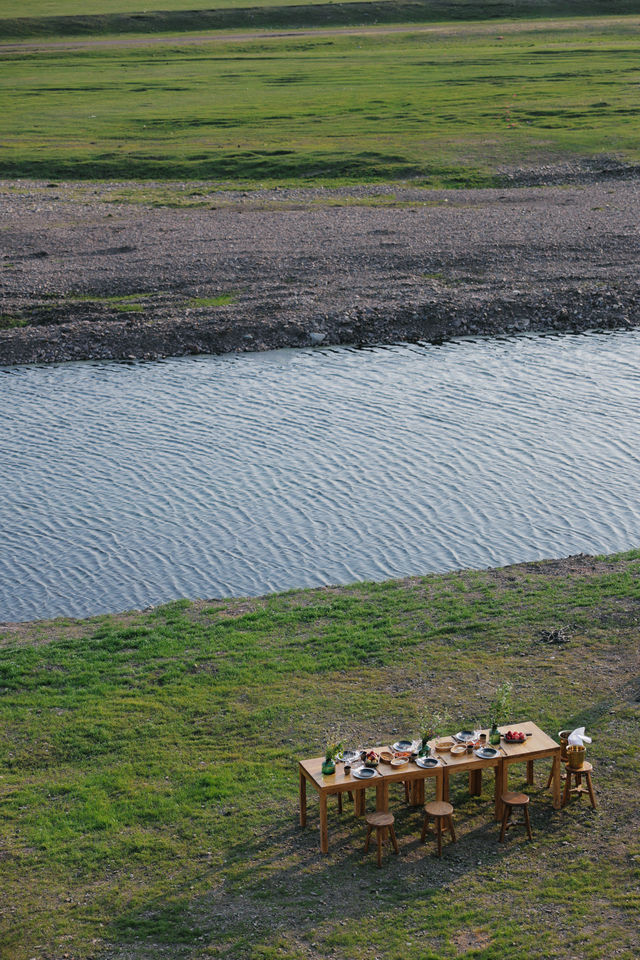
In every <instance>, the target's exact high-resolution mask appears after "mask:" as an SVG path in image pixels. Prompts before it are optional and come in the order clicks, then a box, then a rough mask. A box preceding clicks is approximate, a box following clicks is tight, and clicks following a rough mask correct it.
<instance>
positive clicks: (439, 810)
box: [424, 800, 453, 817]
mask: <svg viewBox="0 0 640 960" xmlns="http://www.w3.org/2000/svg"><path fill="white" fill-rule="evenodd" d="M424 812H425V813H428V814H429V816H430V817H450V816H451V814H452V813H453V807H452V806H451V804H450V803H447V802H446V801H445V800H430V801H429V803H425V805H424Z"/></svg>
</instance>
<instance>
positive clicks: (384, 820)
mask: <svg viewBox="0 0 640 960" xmlns="http://www.w3.org/2000/svg"><path fill="white" fill-rule="evenodd" d="M365 819H366V821H367V823H368V824H369V826H370V827H390V826H391V824H392V823H394V822H395V817H394V816H393V814H392V813H382V812H378V813H368V814H367V816H366V818H365Z"/></svg>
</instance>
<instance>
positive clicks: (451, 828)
mask: <svg viewBox="0 0 640 960" xmlns="http://www.w3.org/2000/svg"><path fill="white" fill-rule="evenodd" d="M447 819H448V820H449V830H450V831H451V840H452V841H453V843H455V842H456V831H455V830H454V828H453V817H448V818H447Z"/></svg>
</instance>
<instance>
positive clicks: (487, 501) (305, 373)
mask: <svg viewBox="0 0 640 960" xmlns="http://www.w3.org/2000/svg"><path fill="white" fill-rule="evenodd" d="M639 371H640V332H639V331H631V332H624V333H616V334H597V333H594V334H590V335H580V336H562V337H533V336H528V337H527V336H524V337H517V338H516V337H514V338H508V339H502V340H496V339H475V340H461V341H454V342H450V343H446V344H444V345H441V346H436V345H431V344H425V345H407V344H404V345H398V346H392V347H378V348H372V349H367V350H354V349H345V348H331V349H313V350H299V351H277V352H274V353H266V354H252V355H249V354H247V355H242V356H225V357H198V358H179V359H169V360H165V361H162V362H154V363H142V362H141V363H131V364H121V363H113V362H104V363H74V364H63V365H59V366H41V367H38V366H31V367H17V368H0V423H1V424H2V428H1V429H2V435H1V439H2V442H1V448H0V487H1V489H2V497H1V498H0V538H1V543H0V547H1V549H0V620H23V619H31V618H40V617H51V616H56V615H60V614H69V615H74V616H84V615H88V614H92V613H99V612H104V611H117V610H121V609H126V608H130V607H144V606H147V605H149V604H155V603H159V602H161V601H166V600H170V599H173V598H175V597H180V596H188V597H220V596H238V595H245V594H249V595H256V594H262V593H266V592H269V591H273V590H283V589H286V588H290V587H301V586H314V585H320V584H328V583H346V582H351V581H354V580H361V579H374V580H380V579H384V578H386V577H394V576H402V575H406V574H419V573H425V572H428V571H443V570H450V569H454V568H458V567H486V566H492V565H496V564H506V563H511V562H516V561H519V560H528V559H535V558H541V557H549V556H564V555H567V554H571V553H578V552H581V551H584V552H590V553H591V552H596V553H599V552H606V551H614V550H621V549H625V548H629V547H635V546H638V544H639V543H640V508H639V504H640V471H639V470H638V451H639V450H640V374H639Z"/></svg>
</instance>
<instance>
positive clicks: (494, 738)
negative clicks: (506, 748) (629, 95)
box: [489, 723, 500, 746]
mask: <svg viewBox="0 0 640 960" xmlns="http://www.w3.org/2000/svg"><path fill="white" fill-rule="evenodd" d="M489 743H492V744H493V745H494V746H496V745H497V744H499V743H500V731H499V730H498V727H497V726H496V724H495V723H494V725H493V726H492V727H491V730H490V731H489Z"/></svg>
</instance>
